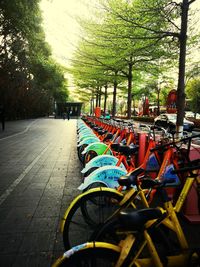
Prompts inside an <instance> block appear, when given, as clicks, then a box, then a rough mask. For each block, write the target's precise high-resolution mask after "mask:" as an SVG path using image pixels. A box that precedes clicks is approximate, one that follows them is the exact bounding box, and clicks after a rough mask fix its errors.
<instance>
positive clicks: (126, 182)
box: [118, 168, 144, 186]
mask: <svg viewBox="0 0 200 267" xmlns="http://www.w3.org/2000/svg"><path fill="white" fill-rule="evenodd" d="M143 172H144V169H142V168H138V169H135V170H134V171H132V172H131V173H128V174H127V175H123V176H121V177H120V178H119V179H118V183H119V185H121V186H131V185H136V184H137V177H138V175H140V174H141V173H143Z"/></svg>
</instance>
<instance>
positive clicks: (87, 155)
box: [84, 150, 98, 164]
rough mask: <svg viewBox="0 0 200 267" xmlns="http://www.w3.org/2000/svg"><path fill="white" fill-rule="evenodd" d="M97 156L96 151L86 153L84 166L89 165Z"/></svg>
mask: <svg viewBox="0 0 200 267" xmlns="http://www.w3.org/2000/svg"><path fill="white" fill-rule="evenodd" d="M96 156H98V154H97V152H96V151H94V150H89V151H88V152H86V154H85V156H84V164H86V163H88V162H89V161H90V160H91V159H93V158H95V157H96Z"/></svg>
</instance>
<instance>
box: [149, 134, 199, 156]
mask: <svg viewBox="0 0 200 267" xmlns="http://www.w3.org/2000/svg"><path fill="white" fill-rule="evenodd" d="M197 137H200V134H196V135H191V136H188V137H184V138H181V139H179V140H177V141H173V142H170V143H166V144H163V145H157V146H156V147H154V148H152V149H150V151H151V152H153V151H156V150H159V149H162V148H165V147H168V146H174V145H175V144H178V143H181V142H185V141H188V140H191V139H193V138H197Z"/></svg>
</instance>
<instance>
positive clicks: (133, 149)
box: [118, 144, 139, 156]
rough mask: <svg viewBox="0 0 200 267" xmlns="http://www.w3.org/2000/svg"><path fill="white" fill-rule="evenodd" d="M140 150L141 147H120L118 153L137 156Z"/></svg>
mask: <svg viewBox="0 0 200 267" xmlns="http://www.w3.org/2000/svg"><path fill="white" fill-rule="evenodd" d="M138 149H139V146H126V145H121V144H120V145H119V148H118V151H119V152H120V153H122V154H124V155H126V156H129V155H133V154H135V153H136V152H137V151H138Z"/></svg>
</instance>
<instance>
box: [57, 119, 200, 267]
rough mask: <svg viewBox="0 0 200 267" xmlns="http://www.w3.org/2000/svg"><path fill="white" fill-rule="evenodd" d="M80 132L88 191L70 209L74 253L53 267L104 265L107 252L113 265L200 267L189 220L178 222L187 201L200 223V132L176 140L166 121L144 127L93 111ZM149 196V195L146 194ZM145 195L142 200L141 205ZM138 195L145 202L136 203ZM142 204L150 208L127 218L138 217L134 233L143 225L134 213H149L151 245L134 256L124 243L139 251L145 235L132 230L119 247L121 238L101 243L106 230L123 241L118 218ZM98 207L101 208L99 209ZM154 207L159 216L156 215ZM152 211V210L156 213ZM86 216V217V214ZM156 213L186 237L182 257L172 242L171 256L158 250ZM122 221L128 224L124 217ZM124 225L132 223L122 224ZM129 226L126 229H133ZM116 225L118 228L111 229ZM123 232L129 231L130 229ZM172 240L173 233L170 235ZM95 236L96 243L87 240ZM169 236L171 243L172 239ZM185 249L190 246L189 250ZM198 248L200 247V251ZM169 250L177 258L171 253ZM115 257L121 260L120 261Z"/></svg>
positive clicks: (67, 234) (66, 224)
mask: <svg viewBox="0 0 200 267" xmlns="http://www.w3.org/2000/svg"><path fill="white" fill-rule="evenodd" d="M136 129H137V130H136ZM77 135H78V138H77V152H78V155H79V159H80V161H81V163H82V165H83V170H82V171H81V173H82V175H83V176H82V177H83V182H82V184H81V186H79V190H81V191H82V192H83V193H80V194H79V195H77V197H75V199H74V200H73V202H72V203H71V204H70V206H69V207H68V208H67V209H66V211H65V214H64V216H63V219H62V226H61V231H62V233H63V242H64V247H65V249H66V252H65V253H64V254H63V256H61V257H60V258H59V259H58V260H57V261H56V262H55V264H54V265H53V266H54V267H57V266H74V265H73V264H75V265H76V264H91V263H93V264H95V265H94V266H100V265H99V264H97V263H98V262H99V257H100V258H101V257H103V258H104V261H105V262H106V265H105V266H129V264H133V265H134V264H135V266H141V267H142V266H159V267H161V266H165V264H166V262H167V261H169V266H198V265H191V264H193V263H192V262H193V260H194V261H195V260H196V261H198V262H199V259H198V257H197V258H196V254H195V253H194V259H193V255H192V257H191V258H190V256H189V255H190V252H189V251H190V249H189V246H188V244H187V241H186V239H185V236H184V232H183V230H182V227H183V226H181V224H180V222H179V221H178V217H177V218H176V216H177V215H176V213H177V214H178V213H180V211H181V210H182V206H183V203H184V202H185V206H184V208H183V210H182V211H183V216H184V217H187V219H188V220H189V221H190V223H192V224H196V225H198V224H199V225H200V217H199V207H198V205H199V200H198V195H197V194H198V191H197V186H198V185H197V182H198V179H199V177H198V176H199V175H198V170H199V168H200V159H199V154H200V147H199V146H197V145H194V144H193V143H192V139H193V138H199V137H200V135H199V134H198V135H194V136H191V135H190V136H189V135H188V136H184V137H182V138H180V139H177V140H176V139H175V138H174V136H173V135H172V134H171V133H168V132H166V131H165V129H163V128H161V127H155V126H152V127H150V126H145V125H140V126H139V127H138V125H135V124H134V123H133V122H126V121H123V120H118V119H116V120H115V119H113V120H112V122H111V121H109V122H108V121H104V120H102V119H97V118H93V117H87V118H83V120H79V121H78V123H77ZM93 135H94V136H96V137H98V139H97V140H96V139H95V140H94V141H91V143H90V144H88V142H84V140H87V138H88V136H90V137H89V138H91V136H93ZM170 135H171V137H170ZM80 142H81V143H80ZM80 144H81V145H80ZM107 153H108V154H109V155H107ZM112 157H113V158H115V161H114V160H112V161H111V160H110V159H111V158H112ZM105 159H106V160H105ZM195 170H197V172H193V171H195ZM143 188H144V189H143ZM159 188H160V189H159ZM145 190H147V191H145ZM148 190H149V191H148ZM154 190H155V191H154ZM145 192H146V193H145ZM159 192H160V193H161V192H162V193H161V195H162V194H163V193H164V195H163V196H164V198H163V200H162V201H164V202H163V203H162V202H160V203H159V202H157V204H156V205H158V206H160V205H162V204H164V207H165V208H164V209H165V210H162V208H161V213H159V212H158V208H156V209H155V208H151V203H153V198H154V194H155V193H159ZM145 194H147V195H146V196H145ZM191 194H192V195H191ZM137 196H138V198H137ZM138 199H139V200H140V201H141V203H139V204H138ZM134 200H137V201H136V202H134ZM140 201H139V202H140ZM117 203H118V204H117ZM141 204H143V207H146V208H147V207H148V209H144V210H143V209H142V208H141V207H140V209H139V210H138V211H134V210H133V212H132V213H131V212H130V211H129V213H130V214H128V213H127V215H126V216H127V220H130V221H132V223H130V225H129V227H130V228H129V229H132V228H131V227H134V226H133V225H135V230H134V231H136V229H137V231H138V229H139V228H140V226H139V224H140V223H138V225H137V224H136V222H135V221H134V220H135V219H131V217H133V218H138V219H137V220H138V222H139V221H140V219H139V216H140V215H139V214H140V213H141V214H142V213H143V214H144V215H141V216H142V217H143V216H144V217H143V219H144V218H145V219H144V222H143V223H144V237H145V238H147V239H146V241H144V245H141V250H140V249H139V248H138V249H139V250H138V251H135V254H134V255H137V256H136V257H135V259H134V260H133V261H132V259H131V254H130V255H129V250H128V251H126V250H124V249H123V246H125V244H126V245H127V246H128V247H129V249H130V251H131V249H132V248H131V247H132V246H133V247H134V245H133V244H134V242H137V241H135V238H136V239H137V234H136V233H135V235H136V236H135V237H134V238H133V236H132V235H131V233H130V232H129V234H127V235H128V236H129V237H128V236H127V238H125V239H124V240H123V242H125V243H123V244H124V245H123V246H121V245H120V244H121V243H119V245H118V246H115V247H114V246H113V244H115V245H117V243H114V242H116V240H115V241H114V240H112V242H111V241H108V243H102V244H101V243H98V241H101V240H102V241H104V238H105V236H104V235H103V234H107V235H109V234H110V235H111V236H112V238H113V237H114V235H116V239H118V238H117V234H116V233H117V232H116V233H114V231H117V230H115V224H116V223H117V220H118V219H117V218H118V217H119V218H121V217H123V216H124V218H126V216H125V213H126V208H130V207H131V206H132V208H134V209H135V208H136V209H137V205H139V206H140V205H141ZM92 206H93V208H92ZM108 206H109V210H107V211H106V210H104V208H106V209H108ZM155 207H157V206H155ZM93 209H94V210H95V212H92V210H93ZM120 211H122V213H121V212H120ZM123 211H124V215H123ZM163 212H164V213H163ZM151 213H152V215H150V214H151ZM165 213H167V214H168V215H167V217H166V218H165V217H164V218H163V219H161V217H162V214H165ZM77 214H78V217H77ZM148 214H149V215H150V217H149V219H148ZM81 217H82V219H80V218H81ZM142 217H141V223H142ZM168 217H169V218H168ZM192 217H193V218H192ZM128 218H129V219H128ZM159 218H160V219H159ZM151 219H156V220H158V225H159V224H160V220H161V221H162V220H163V224H164V225H165V224H166V226H167V227H169V229H170V231H172V232H173V234H176V235H177V238H178V242H179V243H180V252H179V253H180V254H179V255H177V256H176V253H177V252H176V253H175V252H172V251H171V249H172V247H171V245H169V244H168V245H169V247H171V248H170V249H169V251H168V252H167V248H166V252H165V254H166V255H165V256H162V257H164V258H162V257H161V258H160V255H159V250H158V251H157V252H156V248H155V247H154V244H153V243H152V241H150V239H151V237H150V236H148V233H147V232H148V231H147V232H146V230H145V229H146V227H147V229H148V223H149V224H150V221H148V220H151ZM121 220H122V219H120V223H122V222H121ZM124 220H125V219H124ZM137 220H136V221H137ZM114 223H115V224H114ZM127 223H128V222H126V223H125V225H126V224H127ZM145 223H146V224H145ZM154 224H155V225H156V222H155V223H153V222H152V225H154ZM83 225H84V226H83ZM111 225H112V227H111ZM117 225H118V223H117ZM74 227H75V228H74ZM118 227H119V226H118ZM120 227H125V226H123V224H122V225H121V226H120ZM125 228H126V227H125ZM125 228H124V231H125V232H126V230H125ZM75 229H76V230H75ZM111 229H112V230H111ZM120 229H121V228H120ZM142 229H143V228H142ZM169 229H168V230H169ZM75 231H78V232H79V234H80V239H77V238H74V236H73V234H72V232H75ZM106 231H107V232H106ZM112 231H113V233H110V232H112ZM120 231H122V232H123V230H120ZM129 231H131V230H129ZM198 231H199V228H198ZM104 232H105V233H104ZM125 232H124V234H125ZM102 235H103V236H102ZM170 235H171V233H170ZM99 238H100V239H99ZM101 238H102V239H101ZM106 238H108V240H110V239H109V237H107V236H106ZM110 238H111V237H110ZM149 238H150V239H149ZM168 238H169V239H170V237H167V239H168ZM153 239H154V237H153ZM88 241H91V243H86V242H88ZM94 241H95V242H94ZM104 242H105V241H104ZM138 242H141V241H138ZM145 242H147V244H148V246H149V247H150V254H151V253H152V258H145V259H144V258H139V255H140V253H141V251H142V249H143V248H144V247H143V246H145V244H146V243H145ZM149 242H150V243H149ZM161 242H163V244H164V243H165V241H164V239H163V240H162V241H161ZM168 242H169V240H168V241H167V243H168ZM155 245H156V244H155ZM168 245H167V246H168ZM110 249H111V250H113V251H112V256H113V257H114V258H115V256H116V255H115V254H116V252H117V253H119V255H118V256H116V259H115V260H113V258H112V257H111V258H112V259H111V258H110V256H109V255H110V254H109V253H110V252H109V250H110ZM163 249H164V248H163ZM181 250H183V254H182V253H181ZM186 250H187V251H188V252H186ZM106 251H107V252H106ZM153 251H154V252H153ZM197 251H198V252H199V250H197ZM105 252H106V253H108V255H107V256H108V259H107V258H106V257H105ZM132 252H133V251H132ZM95 253H97V254H95ZM168 253H169V255H170V256H167V255H168ZM174 253H175V254H174ZM103 255H104V256H103ZM114 255H115V256H114ZM187 255H188V256H187ZM126 257H127V258H126ZM129 257H130V258H129ZM109 258H110V261H109ZM117 259H118V261H117ZM104 261H103V262H104ZM112 261H113V262H112ZM100 262H101V260H100ZM111 262H112V263H111ZM114 262H116V263H115V264H114ZM124 262H126V264H125V263H124ZM189 262H190V263H189ZM128 263H129V264H128ZM123 264H125V265H123ZM143 264H144V265H143ZM152 264H153V265H152ZM188 264H189V265H188ZM92 266H93V265H92ZM167 266H168V265H167Z"/></svg>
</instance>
